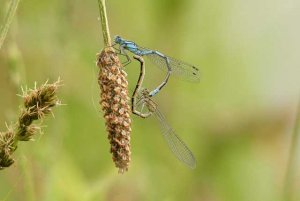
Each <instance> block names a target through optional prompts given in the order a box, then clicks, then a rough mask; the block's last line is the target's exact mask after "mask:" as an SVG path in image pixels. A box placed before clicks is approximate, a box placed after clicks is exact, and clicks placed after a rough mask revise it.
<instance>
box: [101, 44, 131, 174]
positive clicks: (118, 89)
mask: <svg viewBox="0 0 300 201" xmlns="http://www.w3.org/2000/svg"><path fill="white" fill-rule="evenodd" d="M97 57H98V58H97V66H98V67H99V68H100V72H99V77H98V83H99V85H100V89H101V96H100V97H101V100H100V105H101V106H102V110H103V112H104V119H105V121H106V122H105V124H106V130H107V132H108V139H109V141H110V144H111V153H112V155H113V156H112V158H113V161H114V163H115V165H116V167H117V168H119V172H120V173H124V172H125V171H127V170H128V166H129V163H130V154H131V152H130V132H131V128H130V126H131V119H130V115H129V114H130V112H131V111H130V106H129V105H128V100H129V97H128V82H127V80H126V76H127V74H126V73H125V72H124V71H123V70H122V69H121V67H122V66H121V63H120V60H119V58H118V57H117V54H116V53H115V52H114V50H113V49H112V48H111V47H107V48H105V49H103V50H102V52H101V53H100V54H98V55H97Z"/></svg>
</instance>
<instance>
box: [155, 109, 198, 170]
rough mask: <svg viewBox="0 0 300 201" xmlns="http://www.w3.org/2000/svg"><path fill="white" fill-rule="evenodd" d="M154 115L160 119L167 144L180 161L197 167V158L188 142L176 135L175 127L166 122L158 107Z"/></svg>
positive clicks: (191, 166)
mask: <svg viewBox="0 0 300 201" xmlns="http://www.w3.org/2000/svg"><path fill="white" fill-rule="evenodd" d="M154 116H155V117H156V118H157V119H158V121H159V122H160V126H161V133H162V135H163V136H164V138H165V140H166V141H167V144H168V146H169V148H170V149H171V151H172V152H173V154H174V155H175V156H176V158H178V159H179V160H180V161H182V162H183V163H185V164H186V165H187V166H189V167H190V168H193V169H194V168H195V167H196V159H195V157H194V155H193V153H192V151H191V150H190V149H189V148H188V147H187V146H186V144H185V143H184V142H183V141H182V140H181V139H180V138H179V137H178V136H177V135H176V133H175V131H174V130H173V128H172V127H171V126H170V125H169V124H168V123H167V122H166V119H165V117H164V116H163V114H162V113H161V112H160V111H159V110H158V109H157V108H156V110H155V111H154Z"/></svg>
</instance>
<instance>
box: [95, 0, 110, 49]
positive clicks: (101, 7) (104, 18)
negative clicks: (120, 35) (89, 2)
mask: <svg viewBox="0 0 300 201" xmlns="http://www.w3.org/2000/svg"><path fill="white" fill-rule="evenodd" d="M98 4H99V13H100V19H101V26H102V34H103V40H104V45H105V46H106V47H108V46H111V38H110V34H109V27H108V21H107V14H106V5H105V0H98Z"/></svg>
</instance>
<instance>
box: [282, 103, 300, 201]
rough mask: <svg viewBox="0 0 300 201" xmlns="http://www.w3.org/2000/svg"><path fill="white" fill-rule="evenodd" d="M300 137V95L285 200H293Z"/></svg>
mask: <svg viewBox="0 0 300 201" xmlns="http://www.w3.org/2000/svg"><path fill="white" fill-rule="evenodd" d="M299 139H300V97H299V102H298V109H297V111H296V119H295V126H294V129H293V133H292V138H291V146H290V153H289V161H288V166H287V173H286V178H285V186H284V200H285V201H291V200H293V195H292V194H293V190H292V189H293V182H294V180H293V179H294V177H295V169H296V163H297V161H296V157H297V156H296V155H297V149H298V147H297V145H298V144H299Z"/></svg>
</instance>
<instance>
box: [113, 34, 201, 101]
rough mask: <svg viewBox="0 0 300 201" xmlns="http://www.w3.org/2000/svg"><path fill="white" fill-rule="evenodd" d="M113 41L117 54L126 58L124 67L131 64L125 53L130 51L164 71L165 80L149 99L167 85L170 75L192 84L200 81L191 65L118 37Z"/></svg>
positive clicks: (152, 92) (197, 73) (196, 69)
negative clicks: (117, 46) (165, 74)
mask: <svg viewBox="0 0 300 201" xmlns="http://www.w3.org/2000/svg"><path fill="white" fill-rule="evenodd" d="M114 41H115V45H117V44H118V45H119V49H117V50H119V52H118V53H119V54H122V55H124V56H126V58H127V61H126V62H125V63H124V65H127V64H129V63H130V62H131V59H130V57H129V56H128V54H127V52H126V51H130V52H132V53H133V54H135V55H138V56H146V57H147V58H149V60H150V61H152V63H153V64H155V65H156V66H157V67H159V68H160V69H162V70H164V71H167V76H166V78H165V79H164V81H163V82H162V83H161V84H160V85H159V86H158V87H157V88H156V89H154V90H153V91H151V93H150V97H152V96H154V95H155V94H157V93H158V92H159V91H160V90H161V89H162V88H163V87H164V86H165V85H166V84H167V82H168V79H169V76H170V74H172V75H176V76H179V77H181V78H183V79H185V80H188V81H192V82H197V81H199V79H200V73H199V70H198V68H196V67H195V66H193V65H190V64H187V63H185V62H183V61H180V60H177V59H174V58H172V57H169V56H167V55H165V54H163V53H161V52H159V51H156V50H151V49H148V48H144V47H141V46H138V45H137V44H136V43H134V42H133V41H129V40H125V39H123V38H121V37H120V36H116V37H115V40H114ZM115 45H113V46H115Z"/></svg>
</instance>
